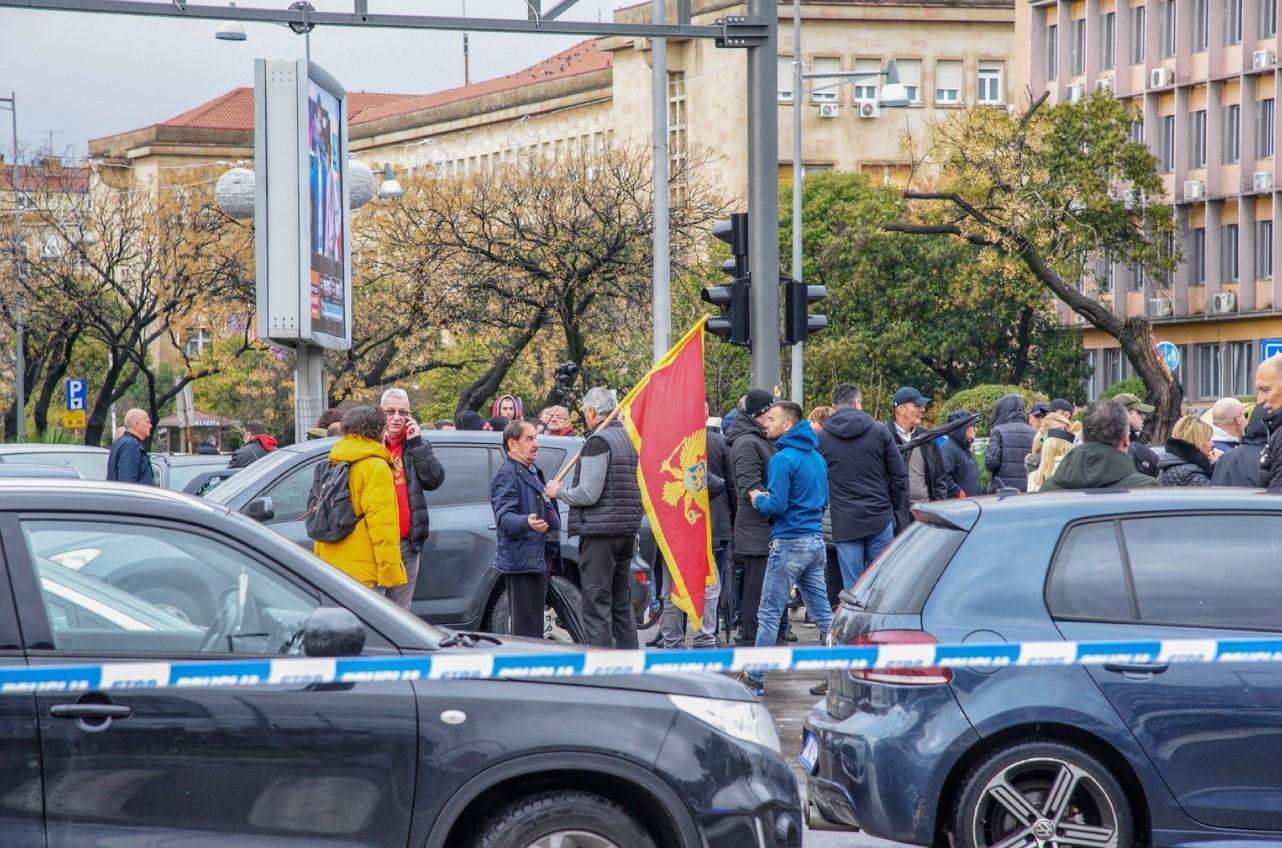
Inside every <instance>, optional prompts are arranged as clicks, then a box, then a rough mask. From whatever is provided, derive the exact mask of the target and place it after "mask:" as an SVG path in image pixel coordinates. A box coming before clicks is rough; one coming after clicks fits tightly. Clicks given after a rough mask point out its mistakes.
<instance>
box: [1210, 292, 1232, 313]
mask: <svg viewBox="0 0 1282 848" xmlns="http://www.w3.org/2000/svg"><path fill="white" fill-rule="evenodd" d="M1236 309H1237V294H1235V293H1234V292H1220V293H1219V294H1217V295H1216V296H1215V297H1213V298H1211V314H1212V315H1224V314H1225V313H1228V312H1233V311H1234V310H1236Z"/></svg>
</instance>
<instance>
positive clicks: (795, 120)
mask: <svg viewBox="0 0 1282 848" xmlns="http://www.w3.org/2000/svg"><path fill="white" fill-rule="evenodd" d="M805 96H806V78H805V76H804V74H803V71H802V67H801V0H792V278H793V279H794V280H797V281H798V282H802V281H803V279H804V278H803V277H802V268H801V262H802V255H801V177H802V164H801V109H802V103H803V102H804V98H805ZM804 348H805V344H804V343H802V342H797V343H796V344H794V345H793V346H792V401H793V403H798V404H799V403H804V400H803V398H804V393H805V374H806V363H805V359H804V358H803V349H804Z"/></svg>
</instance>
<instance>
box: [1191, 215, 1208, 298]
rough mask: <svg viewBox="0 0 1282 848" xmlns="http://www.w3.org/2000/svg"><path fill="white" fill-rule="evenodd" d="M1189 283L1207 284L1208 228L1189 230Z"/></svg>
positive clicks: (1193, 284) (1194, 284) (1192, 284)
mask: <svg viewBox="0 0 1282 848" xmlns="http://www.w3.org/2000/svg"><path fill="white" fill-rule="evenodd" d="M1189 285H1191V286H1204V285H1206V229H1205V228H1204V227H1195V228H1193V229H1192V230H1190V231H1189Z"/></svg>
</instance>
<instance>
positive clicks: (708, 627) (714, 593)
mask: <svg viewBox="0 0 1282 848" xmlns="http://www.w3.org/2000/svg"><path fill="white" fill-rule="evenodd" d="M725 554H726V549H725V548H714V549H713V551H712V557H713V562H715V563H716V565H717V581H716V582H715V583H713V584H712V585H711V586H708V587H706V588H705V589H704V592H703V626H702V627H700V628H699V632H698V633H696V634H695V635H694V646H695V647H696V648H715V647H716V646H717V603H718V601H719V600H720V599H721V579H722V578H721V573H722V561H723V560H724V559H725ZM665 577H667V578H668V579H667V581H666V583H665V587H666V588H665V590H664V593H663V613H662V614H661V615H660V616H659V633H660V634H661V635H662V637H663V638H662V640H661V641H660V642H659V647H661V648H665V649H671V648H684V647H685V643H686V615H685V613H683V612H682V611H681V610H679V609H677V607H676V606H675V605H674V604H673V603H672V578H671V576H670V575H665Z"/></svg>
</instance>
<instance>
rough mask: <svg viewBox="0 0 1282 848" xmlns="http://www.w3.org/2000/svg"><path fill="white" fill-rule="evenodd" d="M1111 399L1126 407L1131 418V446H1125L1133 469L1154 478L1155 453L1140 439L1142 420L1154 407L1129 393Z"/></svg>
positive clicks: (1155, 476)
mask: <svg viewBox="0 0 1282 848" xmlns="http://www.w3.org/2000/svg"><path fill="white" fill-rule="evenodd" d="M1113 400H1115V401H1117V402H1118V403H1120V404H1121V405H1122V406H1124V407H1126V412H1127V414H1128V415H1129V416H1130V419H1131V446H1130V447H1129V448H1127V451H1126V453H1127V455H1128V456H1130V458H1131V462H1133V463H1135V470H1136V471H1138V472H1139V473H1141V474H1147V475H1148V476H1149V477H1152V478H1153V479H1154V480H1156V479H1157V472H1158V460H1157V453H1156V452H1155V451H1154V450H1153V449H1152V448H1151V447H1149V446H1148V445H1146V444H1144V443H1143V442H1141V441H1140V439H1141V438H1142V437H1143V435H1144V422H1145V421H1147V420H1148V416H1149V415H1150V414H1151V413H1152V412H1153V409H1154V407H1152V406H1149V405H1148V404H1147V403H1145V402H1144V401H1142V400H1140V399H1139V398H1137V397H1136V396H1135V395H1131V394H1120V395H1117V396H1115V397H1114V398H1113Z"/></svg>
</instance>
